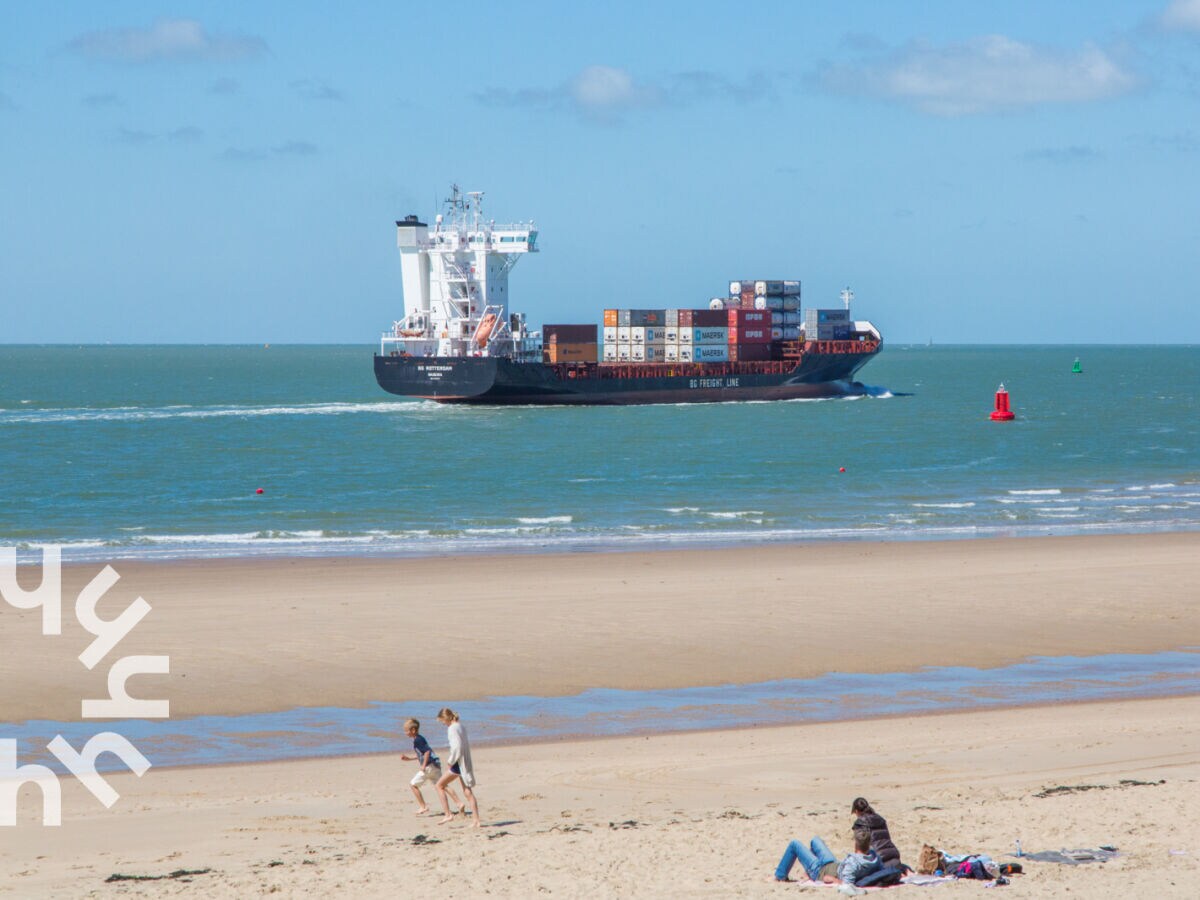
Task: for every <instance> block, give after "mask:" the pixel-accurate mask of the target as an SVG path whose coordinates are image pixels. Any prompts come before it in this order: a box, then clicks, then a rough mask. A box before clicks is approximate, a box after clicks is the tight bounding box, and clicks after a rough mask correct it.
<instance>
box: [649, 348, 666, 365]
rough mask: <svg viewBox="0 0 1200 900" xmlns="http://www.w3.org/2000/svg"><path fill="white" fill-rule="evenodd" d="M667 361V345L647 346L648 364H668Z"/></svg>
mask: <svg viewBox="0 0 1200 900" xmlns="http://www.w3.org/2000/svg"><path fill="white" fill-rule="evenodd" d="M666 360H667V345H666V344H659V345H657V346H656V345H654V344H647V345H646V362H666Z"/></svg>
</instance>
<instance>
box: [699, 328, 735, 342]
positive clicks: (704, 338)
mask: <svg viewBox="0 0 1200 900" xmlns="http://www.w3.org/2000/svg"><path fill="white" fill-rule="evenodd" d="M692 343H693V344H727V343H729V329H728V328H693V329H692Z"/></svg>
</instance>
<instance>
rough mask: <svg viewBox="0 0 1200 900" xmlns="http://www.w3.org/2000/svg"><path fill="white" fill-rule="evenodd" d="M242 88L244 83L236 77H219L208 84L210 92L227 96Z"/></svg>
mask: <svg viewBox="0 0 1200 900" xmlns="http://www.w3.org/2000/svg"><path fill="white" fill-rule="evenodd" d="M241 89H242V85H241V83H240V82H239V81H238V80H237V79H236V78H218V79H217V80H216V81H214V82H213V83H212V84H210V85H209V86H208V92H209V93H210V94H219V95H221V96H225V97H227V96H229V95H231V94H236V93H237V92H238V91H240V90H241Z"/></svg>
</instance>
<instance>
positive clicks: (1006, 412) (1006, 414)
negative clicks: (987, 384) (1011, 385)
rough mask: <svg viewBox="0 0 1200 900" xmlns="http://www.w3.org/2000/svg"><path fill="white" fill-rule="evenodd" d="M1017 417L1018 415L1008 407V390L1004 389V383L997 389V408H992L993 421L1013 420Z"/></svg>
mask: <svg viewBox="0 0 1200 900" xmlns="http://www.w3.org/2000/svg"><path fill="white" fill-rule="evenodd" d="M1015 418H1016V415H1015V414H1014V413H1013V411H1012V410H1011V409H1009V408H1008V391H1006V390H1005V389H1004V385H1003V384H1001V385H1000V387H998V388H997V389H996V408H995V409H993V410H992V421H993V422H1011V421H1012V420H1013V419H1015Z"/></svg>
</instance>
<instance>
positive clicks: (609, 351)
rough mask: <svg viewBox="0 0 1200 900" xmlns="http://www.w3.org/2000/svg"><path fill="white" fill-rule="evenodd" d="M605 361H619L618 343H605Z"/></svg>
mask: <svg viewBox="0 0 1200 900" xmlns="http://www.w3.org/2000/svg"><path fill="white" fill-rule="evenodd" d="M604 361H605V362H616V361H617V345H616V344H605V345H604Z"/></svg>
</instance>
